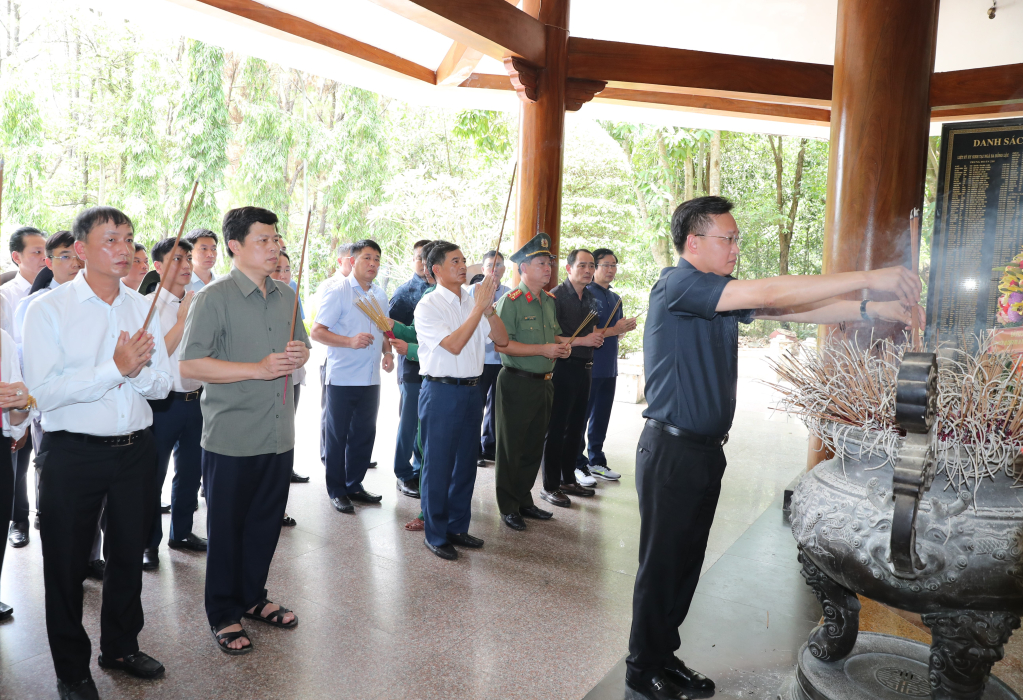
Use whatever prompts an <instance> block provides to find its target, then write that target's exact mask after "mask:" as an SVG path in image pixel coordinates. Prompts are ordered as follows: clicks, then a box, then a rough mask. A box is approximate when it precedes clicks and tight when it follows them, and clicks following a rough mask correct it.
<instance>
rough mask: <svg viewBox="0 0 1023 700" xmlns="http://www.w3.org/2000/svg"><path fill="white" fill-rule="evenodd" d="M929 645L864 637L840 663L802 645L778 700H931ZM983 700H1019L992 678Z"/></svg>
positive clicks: (882, 636) (859, 639) (866, 634)
mask: <svg viewBox="0 0 1023 700" xmlns="http://www.w3.org/2000/svg"><path fill="white" fill-rule="evenodd" d="M930 655H931V649H930V647H928V646H927V645H926V644H921V643H919V642H914V641H911V640H909V639H903V638H902V637H890V636H888V635H886V634H873V633H870V632H861V633H860V634H859V636H858V638H857V640H856V645H855V646H854V647H853V650H852V651H851V652H850V653H849V655H848V656H846V657H845V658H843V659H840V660H839V661H831V662H828V661H821V660H819V659H816V658H814V656H813V654H811V653H810V649H809V647H808V646H807V645H806V644H804V645H803V648H802V649H800V650H799V662H798V667H797V670H796V674H795V677H794V678H792V679H791V680H789V681H788V682H786V684H785V685H784V686H783V687H782V689H781V691H780V692H779V693H778V700H908V699H909V698H930V697H931V684H930V682H929V681H928V673H929V670H928V660H929V658H930ZM980 698H981V699H982V700H1019V696H1018V695H1017V694H1016V693H1014V692H1013V691H1012V690H1010V689H1009V687H1008V686H1007V685H1005V684H1004V683H1002V682H1001V681H1000V680H998V679H997V678H995V677H994V676H991V677H990V678H989V679H988V682H987V686H986V688H985V689H984V693H983V695H981V696H980Z"/></svg>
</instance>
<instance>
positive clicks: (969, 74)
mask: <svg viewBox="0 0 1023 700" xmlns="http://www.w3.org/2000/svg"><path fill="white" fill-rule="evenodd" d="M1021 100H1023V63H1016V64H1012V65H1007V66H989V67H987V68H971V69H969V70H953V71H946V72H943V73H935V74H934V75H932V76H931V95H930V103H931V107H953V106H957V107H958V106H965V105H977V104H989V105H996V104H999V103H1002V104H1007V103H1012V102H1020V101H1021ZM991 111H993V112H997V111H998V110H997V109H995V110H991Z"/></svg>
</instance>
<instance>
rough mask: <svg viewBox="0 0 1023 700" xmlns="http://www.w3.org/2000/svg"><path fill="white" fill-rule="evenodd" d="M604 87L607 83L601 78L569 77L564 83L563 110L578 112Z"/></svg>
mask: <svg viewBox="0 0 1023 700" xmlns="http://www.w3.org/2000/svg"><path fill="white" fill-rule="evenodd" d="M605 87H607V83H605V82H604V81H603V80H583V79H581V78H569V79H568V80H567V81H566V84H565V111H567V112H578V111H579V110H580V109H581V108H582V106H583V105H584V104H586V103H587V102H589V101H590V100H592V99H593V98H594V97H596V95H597V93H599V92H600V91H601V90H603V89H604V88H605Z"/></svg>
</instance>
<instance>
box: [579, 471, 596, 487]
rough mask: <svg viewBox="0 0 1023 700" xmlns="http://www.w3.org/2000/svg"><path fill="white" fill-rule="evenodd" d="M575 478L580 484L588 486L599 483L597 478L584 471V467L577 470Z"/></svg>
mask: <svg viewBox="0 0 1023 700" xmlns="http://www.w3.org/2000/svg"><path fill="white" fill-rule="evenodd" d="M575 480H576V482H577V483H578V484H579V485H580V486H586V487H590V486H594V485H595V484H596V483H597V480H596V479H594V478H593V477H592V476H590V475H589V474H587V473H586V472H584V471H583V470H582V469H576V470H575Z"/></svg>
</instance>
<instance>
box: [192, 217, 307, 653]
mask: <svg viewBox="0 0 1023 700" xmlns="http://www.w3.org/2000/svg"><path fill="white" fill-rule="evenodd" d="M223 235H224V238H225V240H226V242H227V250H228V255H230V256H231V257H232V258H233V261H234V267H233V268H232V270H231V273H230V274H229V275H227V276H225V277H220V278H217V279H216V280H214V281H213V282H212V283H211V284H208V285H207V286H205V287H203V288H202V290H201V291H200V292H199V293H198V294H196V296H195V299H194V300H193V301H192V306H191V308H190V309H189V312H188V318H187V319H186V321H185V330H184V334H183V336H182V339H181V347H182V350H181V358H180V359H181V361H180V365H179V366H180V368H181V376H182V377H187V378H191V379H198V380H200V381H202V382H203V389H204V392H203V397H202V399H201V406H202V414H203V434H202V447H203V453H202V472H203V482H204V483H205V485H206V505H207V507H208V510H209V513H208V516H207V536H208V537H209V544H208V550H207V555H206V617H207V619H208V620H209V623H210V630H211V631H212V632H213V635H214V637H216V640H217V644H218V645H219V646H220V649H221V651H224V652H226V653H228V654H244V653H247V652H248V651H251V650H252V643H251V642H250V641H249V638H248V636H247V635H246V634H245V631H244V630H243V629H242V626H241V618H242V617H246V618H250V619H253V620H258V621H260V622H264V623H267V624H270V625H273V626H275V627H294V626H295V625H297V624H298V618H297V617H295V614H294V613H292V612H291V611H290V610H288V609H287V608H283V607H281V606H279V605H277V604H276V603H271V602H270V601H269V600H268V599H267V597H266V588H265V586H266V579H267V575H268V574H269V571H270V561H271V560H272V559H273V555H274V551H275V550H276V549H277V540H278V538H279V537H280V534H281V520H282V518H283V517H284V508H285V506H286V505H287V500H288V486H289V484H290V482H291V471H292V466H293V463H294V457H295V450H294V448H295V402H294V392H292V391H290V387H288V389H289V390H288V391H285V386H286V384H287V382H288V375H289V374H291V373H292V372H294V371H295V370H296V369H298V368H299V367H301V366H302V365H304V364H305V363H306V361H307V360H308V359H309V347H310V346H309V339H308V338H307V337H306V332H305V327H304V326H303V325H302V324H301V323H296V327H295V330H294V334H292V329H291V321H292V310H293V309H294V304H295V294H296V292H295V291H294V290H292V289H291V288H290V287H289V286H287V285H286V284H284V283H282V282H275V281H274V280H273V279H271V277H270V274H271V273H272V272H274V270H275V269H276V268H277V260H278V256H279V255H280V250H281V246H280V240H281V237H280V235H279V234H278V233H277V216H276V215H275V214H274V213H273V212H271V211H268V210H266V209H260V208H257V207H242V208H240V209H232V210H231V211H229V212H227V214H225V215H224V222H223ZM292 338H294V339H292Z"/></svg>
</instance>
